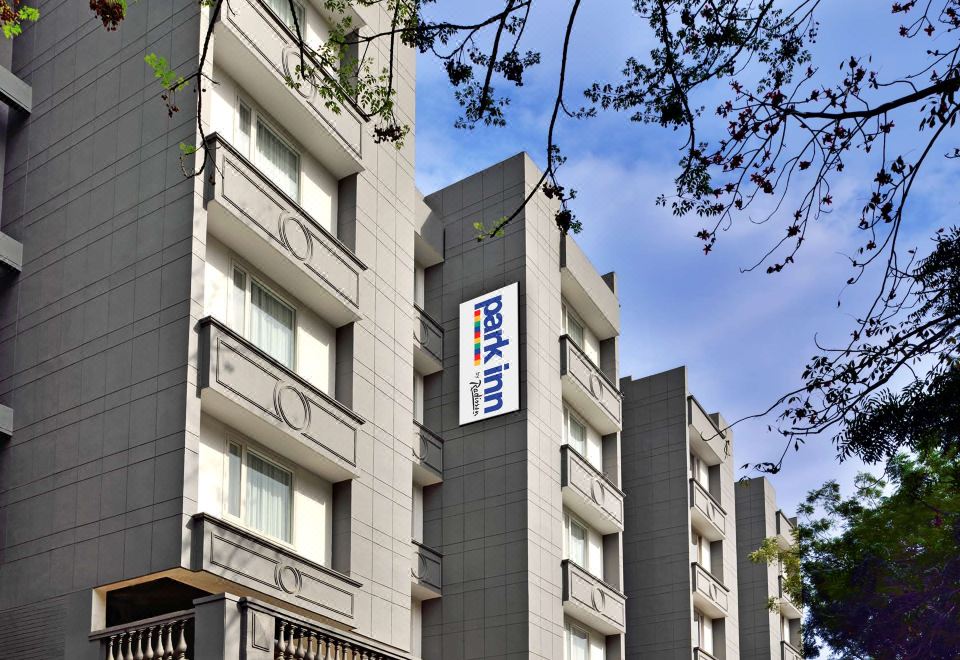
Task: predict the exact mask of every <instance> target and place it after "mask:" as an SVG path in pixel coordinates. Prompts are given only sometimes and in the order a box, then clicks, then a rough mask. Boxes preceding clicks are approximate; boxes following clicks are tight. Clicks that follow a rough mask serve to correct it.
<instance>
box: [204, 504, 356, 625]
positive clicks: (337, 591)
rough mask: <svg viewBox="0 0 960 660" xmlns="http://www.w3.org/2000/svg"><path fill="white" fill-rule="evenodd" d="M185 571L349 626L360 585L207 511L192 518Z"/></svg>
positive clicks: (351, 623)
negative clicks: (206, 575) (188, 569)
mask: <svg viewBox="0 0 960 660" xmlns="http://www.w3.org/2000/svg"><path fill="white" fill-rule="evenodd" d="M191 527H192V530H193V535H192V539H191V541H192V545H191V555H190V557H191V559H190V567H191V569H192V570H194V571H206V572H207V573H211V574H214V575H217V576H219V577H221V578H224V579H226V580H230V581H231V582H235V583H237V584H241V585H243V586H245V587H247V588H249V589H253V590H255V591H257V592H260V593H262V594H265V595H267V596H270V597H272V598H276V599H278V600H281V601H283V602H286V603H289V604H290V605H292V606H294V607H299V608H302V609H305V610H309V611H311V612H316V613H318V614H320V615H322V616H324V617H327V618H329V619H331V620H333V621H337V622H339V623H341V624H344V625H347V626H350V627H353V625H354V623H353V622H354V618H355V616H356V600H357V590H358V589H359V587H360V586H361V583H359V582H357V581H356V580H354V579H352V578H350V577H349V576H347V575H344V574H342V573H339V572H337V571H335V570H333V569H332V568H327V567H326V566H322V565H320V564H317V563H316V562H313V561H311V560H309V559H306V558H305V557H301V556H300V555H298V554H296V553H295V552H294V551H293V549H292V548H289V547H287V546H285V545H282V544H280V543H277V542H274V541H271V540H269V539H267V538H266V537H263V536H261V535H259V534H257V533H256V532H253V531H250V530H247V529H245V528H243V527H240V526H238V525H234V524H233V523H229V522H227V521H225V520H220V519H219V518H215V517H213V516H211V515H209V514H206V513H198V514H195V515H194V516H193V519H192V523H191Z"/></svg>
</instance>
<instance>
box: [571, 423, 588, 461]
mask: <svg viewBox="0 0 960 660" xmlns="http://www.w3.org/2000/svg"><path fill="white" fill-rule="evenodd" d="M569 442H570V445H571V446H572V447H573V448H574V449H576V450H577V451H578V452H580V455H581V456H586V455H587V429H586V427H585V426H584V425H583V424H581V423H580V422H578V421H577V420H576V419H575V418H574V417H573V415H570V439H569Z"/></svg>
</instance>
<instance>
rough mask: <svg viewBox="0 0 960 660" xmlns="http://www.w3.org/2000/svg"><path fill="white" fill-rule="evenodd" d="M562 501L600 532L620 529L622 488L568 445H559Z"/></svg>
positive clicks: (608, 532)
mask: <svg viewBox="0 0 960 660" xmlns="http://www.w3.org/2000/svg"><path fill="white" fill-rule="evenodd" d="M560 486H561V488H562V492H563V503H564V505H566V506H567V507H569V508H570V509H572V510H573V511H574V512H575V513H577V514H578V515H579V516H580V517H581V518H583V519H584V520H586V521H587V522H588V523H590V525H591V526H592V527H593V528H595V529H596V530H597V531H598V532H600V533H601V534H613V533H615V532H622V531H623V491H621V490H620V489H619V488H617V487H616V486H614V485H613V483H612V482H611V481H610V480H609V479H607V477H606V476H605V475H604V474H603V473H602V472H600V471H599V470H598V469H597V468H595V467H594V466H593V465H592V464H591V463H590V461H588V460H587V459H586V458H584V457H583V456H581V455H580V453H579V452H577V450H576V449H574V448H573V447H571V446H570V445H564V446H562V447H561V448H560Z"/></svg>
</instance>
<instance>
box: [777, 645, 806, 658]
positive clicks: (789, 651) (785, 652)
mask: <svg viewBox="0 0 960 660" xmlns="http://www.w3.org/2000/svg"><path fill="white" fill-rule="evenodd" d="M780 660H803V654H802V653H800V651H798V650H797V649H795V648H794V647H793V645H792V644H790V643H789V642H780Z"/></svg>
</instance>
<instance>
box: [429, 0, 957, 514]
mask: <svg viewBox="0 0 960 660" xmlns="http://www.w3.org/2000/svg"><path fill="white" fill-rule="evenodd" d="M497 4H499V3H471V5H470V6H471V9H469V10H465V9H464V5H462V4H460V3H453V2H452V0H446V1H444V0H440V1H439V2H438V5H437V7H436V8H435V9H433V10H432V11H434V12H437V13H438V15H439V14H442V15H443V16H444V17H449V16H451V15H457V16H459V17H463V13H464V12H465V11H470V12H473V13H474V14H475V16H474V17H476V16H479V14H480V13H481V12H483V11H484V10H488V11H491V10H490V8H491V7H494V6H496V5H497ZM824 4H825V5H826V6H825V7H824V9H823V11H822V12H821V21H822V22H821V31H820V42H819V45H818V46H816V48H815V51H814V53H815V57H816V58H817V62H818V63H819V64H821V66H822V69H823V70H824V71H826V72H827V75H828V76H832V75H833V73H832V71H837V66H838V65H839V63H840V61H841V60H844V59H846V58H849V57H850V56H851V55H858V56H859V55H867V54H871V53H872V54H873V55H874V64H875V66H876V67H878V68H879V69H880V71H881V73H884V74H889V75H891V76H893V75H894V74H895V73H896V72H899V71H901V70H902V66H903V65H904V63H905V62H906V63H909V62H916V61H917V59H916V58H917V55H915V53H916V52H920V53H921V54H922V48H926V47H927V44H916V43H912V44H911V43H901V40H899V39H897V38H896V37H895V34H896V28H897V26H898V25H899V21H897V20H896V19H895V18H894V17H891V16H890V15H889V14H888V13H886V12H888V11H889V3H877V2H876V1H875V0H848V1H847V2H843V3H824ZM501 6H502V5H501ZM568 7H569V2H567V1H566V0H551V1H550V2H543V3H541V5H540V6H539V7H538V6H537V5H534V10H533V12H532V14H531V18H530V22H529V24H528V27H527V33H528V37H529V43H528V47H529V48H533V49H538V50H540V51H541V53H542V55H543V63H542V64H541V65H540V66H539V67H537V69H536V70H535V71H533V72H531V73H530V74H529V75H528V78H527V84H526V85H525V86H524V87H522V88H520V89H519V90H511V98H512V102H511V106H510V108H509V110H508V113H509V114H508V120H509V125H508V126H507V127H506V128H478V129H476V130H473V131H464V130H457V129H455V128H453V122H454V120H455V119H456V117H457V116H458V114H459V112H458V110H459V108H458V107H457V105H456V102H455V101H454V100H453V98H452V94H451V92H450V89H449V85H448V83H447V82H446V79H445V74H444V73H443V71H442V70H441V68H440V67H439V66H438V64H437V62H436V61H435V60H433V59H431V58H430V57H429V56H421V57H420V58H419V60H418V65H417V66H418V83H417V85H418V86H417V114H418V116H417V144H416V147H417V180H418V185H419V187H420V189H421V190H422V191H423V192H424V193H429V192H432V191H434V190H436V189H438V188H440V187H443V186H445V185H447V184H449V183H452V182H454V181H456V180H458V179H460V178H462V177H464V176H466V175H468V174H470V173H472V172H475V171H477V170H479V169H482V168H484V167H487V166H489V165H491V164H493V163H495V162H498V161H500V160H502V159H504V158H506V157H508V156H510V155H512V154H514V153H516V152H518V151H521V150H525V151H528V152H529V153H530V154H531V155H532V156H533V158H534V159H535V160H536V161H537V162H538V163H540V164H541V165H542V164H543V162H544V158H543V151H544V140H545V131H546V125H547V121H548V118H549V113H550V111H551V109H552V107H551V106H550V103H551V101H552V98H553V95H554V93H555V87H556V73H557V68H558V57H559V52H560V48H561V45H562V37H563V27H564V24H565V20H566V12H567V9H568ZM631 7H632V2H628V1H626V0H621V1H620V2H605V3H584V5H583V6H582V8H581V10H580V16H579V19H578V23H577V26H576V28H575V31H574V34H573V42H572V44H573V57H572V58H571V67H570V68H571V70H570V82H569V84H568V86H567V90H568V91H567V99H568V102H569V103H570V105H577V104H578V103H582V101H581V100H580V99H582V97H581V96H580V91H581V90H583V89H584V88H586V87H587V86H588V84H589V83H590V82H592V81H593V80H612V81H615V80H616V79H617V76H618V73H619V71H620V68H621V66H622V63H623V61H624V59H625V58H626V56H627V55H628V54H631V53H633V54H636V55H644V54H645V53H647V52H648V51H649V46H650V42H649V31H648V30H647V28H646V26H645V24H644V23H643V22H642V20H641V19H639V18H638V17H636V16H635V15H634V14H633V12H632V10H631ZM879 39H882V40H883V46H882V48H876V47H874V48H873V49H871V44H876V43H877V42H878V41H877V40H879ZM934 41H935V39H934ZM829 79H830V78H824V80H829ZM726 97H727V95H726V87H725V86H717V88H716V89H713V90H708V92H707V93H706V94H705V95H704V96H703V97H702V98H701V100H702V102H703V103H704V104H705V105H706V106H707V107H708V108H710V107H715V106H716V105H717V103H718V102H719V101H720V100H721V99H725V98H726ZM912 112H913V111H911V113H912ZM917 120H918V116H916V115H913V114H911V115H908V116H905V117H904V118H900V119H899V121H901V122H904V125H909V126H911V127H912V126H913V125H915V123H916V121H917ZM907 134H909V133H907ZM680 138H681V136H680V135H678V134H677V133H674V132H672V131H669V130H665V129H661V128H660V127H658V126H644V125H640V124H636V123H631V122H630V121H628V118H627V117H626V116H625V115H622V114H614V113H605V114H601V116H600V117H598V118H596V119H593V120H589V121H584V122H577V121H573V120H567V121H562V122H561V124H560V126H559V129H558V142H559V143H560V145H561V147H562V149H563V151H564V154H565V155H566V156H567V157H568V162H567V164H566V165H565V166H564V167H563V170H562V177H561V178H562V182H563V183H564V184H566V185H568V186H569V187H572V188H575V189H576V190H577V191H578V192H579V196H578V198H577V200H576V201H575V205H574V206H575V209H576V211H577V214H578V217H579V218H580V219H581V220H582V221H583V224H584V231H583V232H582V233H581V234H580V235H578V236H577V237H576V238H577V241H578V242H580V244H581V245H582V246H583V247H584V248H585V250H586V251H587V253H588V254H589V255H590V257H591V259H592V261H593V262H594V264H595V265H596V267H597V268H598V269H599V270H600V271H601V272H607V271H609V270H615V271H617V273H618V277H619V282H620V297H621V304H622V338H621V339H622V341H621V373H622V374H624V375H626V374H632V375H634V376H643V375H646V374H650V373H655V372H658V371H662V370H664V369H669V368H672V367H675V366H678V365H681V364H686V365H687V366H688V367H689V370H690V379H691V388H692V390H693V391H694V393H695V394H696V395H697V397H698V398H699V399H700V401H701V402H702V403H703V404H704V406H705V407H707V408H708V409H710V410H719V411H721V412H722V413H723V414H724V415H725V416H726V418H727V419H728V420H734V419H739V418H741V417H744V416H746V415H750V414H753V413H756V412H759V411H762V410H764V409H765V408H766V407H767V406H768V405H769V404H770V403H772V401H773V400H775V399H776V398H777V397H778V396H779V395H781V394H782V393H784V392H786V391H789V390H790V389H793V388H795V387H796V386H797V385H798V384H799V375H800V373H801V371H802V368H803V366H804V364H805V362H806V359H807V358H809V357H810V356H811V355H813V353H814V352H815V346H814V337H815V335H816V336H819V337H820V338H821V339H822V340H824V341H827V342H830V343H832V344H834V345H836V344H838V343H840V342H842V341H843V340H844V339H845V338H846V337H847V335H848V333H849V331H850V329H851V327H852V323H853V321H854V319H855V318H856V317H857V315H858V314H859V313H862V312H863V311H864V305H865V301H866V298H867V296H869V295H870V294H871V293H873V289H871V288H869V286H864V285H861V286H858V287H854V288H851V289H847V290H843V283H844V282H845V281H846V279H847V278H848V277H849V276H850V275H851V272H850V269H849V265H848V261H847V259H846V257H844V256H843V254H844V253H848V254H849V253H851V252H852V251H853V249H855V247H856V245H858V244H859V243H858V238H859V237H858V236H857V235H856V234H857V233H858V232H857V231H856V228H855V227H856V214H857V212H858V210H859V208H860V207H861V206H862V204H863V198H864V191H863V185H862V183H861V182H862V181H863V179H862V175H863V174H864V173H865V172H866V171H867V170H866V169H864V168H863V167H860V166H857V165H856V164H852V163H851V165H852V166H851V167H849V168H848V170H847V177H846V178H845V179H844V180H843V181H841V182H840V185H839V186H838V187H837V188H835V193H834V198H835V200H836V204H835V210H834V212H833V213H832V214H831V215H830V216H829V217H826V218H824V219H823V220H822V221H820V222H818V223H817V225H816V227H815V229H814V231H813V232H812V233H811V234H810V235H809V237H808V240H807V243H806V244H805V246H804V249H803V251H802V252H801V255H800V257H799V260H798V263H797V264H796V265H795V266H794V267H791V268H789V269H787V270H786V271H784V272H783V273H780V274H778V275H776V276H770V275H766V274H765V273H764V272H763V269H760V270H758V271H756V272H753V273H741V268H744V267H747V266H750V265H751V264H752V263H753V262H754V261H756V259H757V258H758V257H759V256H760V255H762V254H763V252H765V251H766V248H767V247H769V246H770V245H771V244H772V241H773V240H775V237H776V238H779V236H780V235H781V232H782V231H783V229H782V225H780V224H775V225H770V226H759V225H754V224H751V223H749V222H746V221H743V222H739V223H737V224H736V225H735V226H734V228H733V229H732V230H731V231H729V232H726V233H725V234H723V235H721V237H720V239H719V243H718V245H717V247H716V250H715V252H714V253H713V254H711V255H710V256H704V255H703V253H702V252H701V250H700V248H701V243H700V242H699V241H698V240H697V239H696V238H695V237H694V234H695V233H696V231H697V230H698V229H700V226H699V223H697V221H696V220H694V219H677V218H674V217H672V216H671V215H670V213H669V212H668V211H665V210H664V209H661V208H658V207H656V206H655V205H654V200H655V198H656V196H657V194H658V193H660V192H669V191H670V190H671V184H672V177H673V176H674V175H675V173H676V171H677V166H676V164H677V160H678V152H677V148H678V147H679V146H680ZM931 165H932V167H931V168H930V170H929V171H928V172H927V175H926V178H925V180H924V183H923V185H921V186H920V188H919V189H918V190H917V191H916V193H915V194H914V201H913V207H912V208H913V212H912V220H911V222H912V224H911V225H910V226H908V227H907V228H906V231H905V234H906V236H905V241H904V244H906V243H911V245H917V244H919V245H921V246H923V244H924V243H925V242H926V240H927V238H928V237H929V236H930V234H931V233H932V231H933V230H934V229H935V228H936V227H938V226H942V225H943V223H946V222H948V221H949V215H948V214H951V213H952V212H953V211H955V206H954V202H953V200H943V199H942V198H941V195H940V194H939V193H940V191H942V190H943V189H944V186H945V185H947V182H948V181H949V180H950V179H949V178H948V177H949V176H950V174H951V173H950V172H949V171H948V170H946V166H945V164H943V163H942V162H937V161H933V162H932V163H931ZM858 174H859V175H860V177H861V178H858ZM870 178H872V175H870V176H869V178H868V179H867V180H869V179H870ZM951 185H952V184H951ZM487 220H492V219H487ZM744 220H746V219H744ZM838 299H839V300H840V301H841V303H842V304H841V306H840V307H839V308H838V306H837V301H838ZM772 422H773V420H772V419H763V420H758V421H751V422H745V423H743V424H742V425H740V426H738V427H736V429H735V452H736V459H735V460H736V464H737V465H738V466H739V465H741V464H743V463H748V462H750V463H754V462H758V461H766V460H775V459H776V458H777V457H778V456H779V455H780V452H781V451H782V448H783V444H782V442H783V441H782V438H781V437H780V436H778V435H775V434H771V433H769V432H768V431H767V424H769V423H772ZM862 469H863V466H862V465H860V464H859V463H856V462H854V461H849V462H847V463H844V464H842V465H841V464H839V463H838V462H837V460H836V458H835V451H834V448H833V446H832V444H831V442H830V438H829V437H821V438H813V439H811V440H810V441H809V442H808V443H807V445H806V446H805V447H802V448H801V451H800V452H799V453H798V454H794V453H793V452H791V454H790V456H788V459H787V463H786V467H785V470H784V471H783V472H782V473H781V474H779V475H776V476H774V477H772V478H771V479H772V481H773V483H774V485H775V487H776V489H777V492H778V498H779V500H780V505H781V507H783V508H784V509H786V510H794V509H795V508H796V505H797V504H798V503H799V501H800V500H801V499H802V498H803V496H804V495H805V493H806V492H807V491H808V490H810V489H812V488H814V487H816V486H818V485H820V484H821V483H822V482H823V481H824V480H826V479H828V478H837V479H839V480H840V481H841V483H843V484H850V483H851V480H852V477H853V475H854V474H856V472H857V471H859V470H862ZM741 474H744V473H741ZM751 476H752V473H751Z"/></svg>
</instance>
